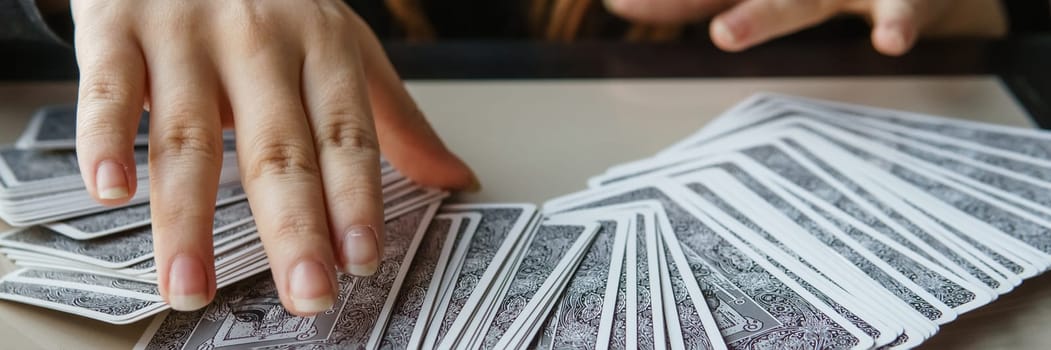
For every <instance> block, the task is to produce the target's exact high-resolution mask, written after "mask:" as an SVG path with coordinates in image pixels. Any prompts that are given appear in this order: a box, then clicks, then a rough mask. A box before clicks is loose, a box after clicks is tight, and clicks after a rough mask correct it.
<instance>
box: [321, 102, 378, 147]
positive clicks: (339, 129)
mask: <svg viewBox="0 0 1051 350" xmlns="http://www.w3.org/2000/svg"><path fill="white" fill-rule="evenodd" d="M355 111H356V110H355V109H353V108H337V109H333V110H331V113H330V114H329V116H330V117H331V118H330V119H331V120H328V121H326V122H323V123H321V125H320V126H319V127H318V132H317V134H316V135H314V140H315V142H317V147H318V149H319V150H338V151H341V152H348V153H355V154H361V155H363V156H365V155H367V156H372V155H378V154H379V147H380V146H379V140H377V138H376V133H375V132H373V131H372V129H371V128H369V127H368V126H366V125H362V124H363V123H362V122H355V121H353V119H354V118H355V117H353V116H351V115H352V114H354V113H360V112H355Z"/></svg>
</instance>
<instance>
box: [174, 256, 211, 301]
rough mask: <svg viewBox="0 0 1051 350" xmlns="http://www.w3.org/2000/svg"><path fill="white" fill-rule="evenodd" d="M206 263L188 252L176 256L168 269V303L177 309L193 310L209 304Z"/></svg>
mask: <svg viewBox="0 0 1051 350" xmlns="http://www.w3.org/2000/svg"><path fill="white" fill-rule="evenodd" d="M205 279H206V277H205V273H204V265H201V262H200V261H199V260H198V259H195V258H194V257H192V256H189V255H186V254H180V255H177V256H175V259H173V260H172V266H171V269H170V270H169V271H168V304H170V305H171V307H172V309H175V310H176V311H193V310H197V309H200V308H202V307H204V306H205V305H208V302H209V301H208V281H206V280H205Z"/></svg>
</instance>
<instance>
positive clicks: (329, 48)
mask: <svg viewBox="0 0 1051 350" xmlns="http://www.w3.org/2000/svg"><path fill="white" fill-rule="evenodd" d="M72 11H73V16H74V21H75V23H76V37H75V43H76V51H77V61H78V63H79V65H80V74H81V80H80V95H79V97H78V105H77V153H78V156H79V162H80V168H81V170H82V173H83V174H84V176H83V177H84V181H85V184H86V185H87V188H88V191H89V192H90V193H91V195H92V196H94V197H95V198H96V199H97V200H99V201H100V202H102V203H104V204H111V205H113V204H120V203H124V202H126V201H127V200H128V199H129V198H130V197H131V195H132V194H133V193H134V192H135V188H136V183H135V166H136V164H135V163H134V160H133V158H132V150H133V141H134V137H135V131H136V125H137V124H138V120H137V119H138V117H139V113H140V111H141V109H142V108H143V106H144V105H146V106H148V107H149V109H150V118H151V120H150V146H149V154H150V161H149V167H150V200H151V208H152V211H153V212H152V220H153V221H152V223H153V236H154V246H155V250H156V255H155V259H156V262H157V267H158V276H159V277H158V281H159V285H160V290H161V294H162V295H163V296H164V297H165V298H166V299H167V300H168V302H169V303H170V304H171V306H172V307H173V308H174V309H176V310H193V309H198V308H201V307H203V306H205V305H206V304H207V303H209V302H210V301H211V300H212V298H213V297H214V295H215V269H214V256H213V251H212V218H213V215H214V209H215V208H214V207H215V195H216V190H217V186H218V181H219V172H220V169H221V166H222V164H221V161H222V128H223V125H227V126H232V125H236V128H235V133H236V138H237V153H238V165H239V167H240V172H241V179H242V183H243V185H244V187H245V189H246V191H247V193H248V200H249V202H250V204H251V208H252V211H253V214H254V217H255V220H256V223H257V224H258V229H259V234H260V236H261V237H262V240H263V243H264V245H265V247H266V253H267V256H268V258H269V260H270V266H271V269H272V272H273V276H274V282H276V285H277V288H278V291H279V292H280V295H281V301H282V303H283V304H284V306H285V307H286V308H287V309H288V310H289V311H291V312H293V313H295V314H298V315H311V314H315V313H318V312H321V311H324V310H327V309H329V308H330V307H331V306H332V304H333V301H334V300H335V293H336V282H335V281H336V279H335V272H336V269H337V268H340V269H342V270H343V271H344V272H348V273H351V274H355V275H370V274H373V273H374V272H375V271H376V267H377V265H378V263H379V260H380V259H381V255H382V254H381V253H382V251H383V250H382V244H383V242H384V240H383V234H384V232H383V222H384V219H383V204H382V201H383V198H382V194H381V190H382V189H381V184H380V174H379V157H380V151H379V150H380V148H381V146H382V149H383V151H384V155H385V156H386V157H387V158H388V159H389V160H390V161H391V163H393V164H394V165H395V166H396V167H397V168H398V169H399V170H401V171H402V173H404V174H405V175H406V176H408V177H409V178H411V179H413V180H415V181H416V182H418V183H420V184H423V185H429V186H439V187H445V188H455V189H465V188H466V189H469V188H472V187H477V186H478V182H477V180H476V179H475V177H474V175H473V174H472V172H471V170H470V169H469V168H468V167H467V166H466V165H465V164H464V163H463V162H462V161H460V160H459V159H458V158H457V157H456V156H455V155H453V154H452V153H450V152H449V151H448V150H447V149H446V148H445V146H444V145H443V144H442V142H441V141H440V140H439V139H438V136H437V135H436V134H435V133H434V131H433V130H432V129H431V128H430V126H429V125H428V124H427V122H426V120H425V119H424V117H423V116H422V115H421V114H420V112H419V111H418V110H417V108H416V106H415V104H414V103H413V101H412V98H411V97H410V96H409V94H408V93H407V92H406V91H405V89H404V86H403V85H402V83H401V80H400V79H399V78H398V76H397V74H396V73H395V71H394V69H393V68H392V67H391V65H390V63H389V62H388V61H387V58H386V57H385V56H384V53H383V51H382V47H381V46H380V44H379V42H378V41H377V40H376V38H375V37H374V35H373V34H372V33H371V31H370V30H369V28H368V27H367V25H366V24H365V23H364V22H363V21H362V20H361V19H360V18H359V17H357V15H355V14H354V13H353V12H352V11H351V9H350V8H348V7H347V6H346V5H344V4H343V3H342V2H341V1H338V0H313V1H306V0H304V1H280V0H254V1H248V0H224V1H211V0H180V1H170V0H74V1H73V2H72Z"/></svg>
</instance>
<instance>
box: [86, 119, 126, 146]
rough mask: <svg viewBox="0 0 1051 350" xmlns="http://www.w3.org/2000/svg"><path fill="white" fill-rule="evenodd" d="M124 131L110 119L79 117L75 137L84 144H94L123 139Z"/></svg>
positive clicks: (124, 137) (124, 136)
mask: <svg viewBox="0 0 1051 350" xmlns="http://www.w3.org/2000/svg"><path fill="white" fill-rule="evenodd" d="M81 115H83V114H81ZM125 131H126V130H124V128H122V127H121V125H118V122H116V121H115V120H112V119H107V118H85V117H81V118H78V120H77V137H76V139H77V141H79V142H81V144H83V145H85V146H94V145H97V144H99V143H100V142H106V143H109V142H112V141H117V140H120V141H123V140H124V139H126V138H127V136H126V134H127V133H126V132H125Z"/></svg>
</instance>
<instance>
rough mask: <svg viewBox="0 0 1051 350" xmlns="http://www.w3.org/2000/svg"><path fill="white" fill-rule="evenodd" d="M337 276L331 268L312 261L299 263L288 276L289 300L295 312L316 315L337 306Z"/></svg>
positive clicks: (307, 260) (305, 260)
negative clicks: (335, 281)
mask: <svg viewBox="0 0 1051 350" xmlns="http://www.w3.org/2000/svg"><path fill="white" fill-rule="evenodd" d="M334 280H335V276H334V274H333V271H332V270H331V268H325V267H324V265H323V264H321V263H320V262H317V261H313V260H310V259H304V260H302V261H300V262H298V263H297V264H296V265H295V266H294V267H292V270H291V271H289V276H288V290H289V295H288V299H289V301H291V303H292V305H291V306H292V308H291V310H293V311H294V312H296V313H297V314H300V315H307V316H308V315H314V314H318V313H320V312H324V311H327V310H329V309H331V308H332V306H333V305H334V304H335V301H336V297H335V285H334V283H333V281H334Z"/></svg>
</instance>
